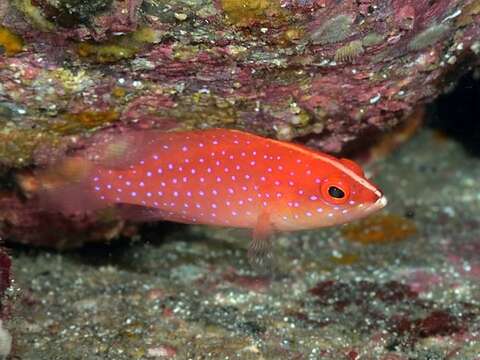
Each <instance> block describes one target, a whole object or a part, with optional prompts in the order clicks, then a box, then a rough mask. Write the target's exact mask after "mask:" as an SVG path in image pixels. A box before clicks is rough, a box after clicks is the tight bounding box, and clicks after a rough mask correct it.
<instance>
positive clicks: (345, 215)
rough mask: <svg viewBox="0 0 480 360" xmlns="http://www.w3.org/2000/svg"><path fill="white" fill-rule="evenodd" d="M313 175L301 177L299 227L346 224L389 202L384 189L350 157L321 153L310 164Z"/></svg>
mask: <svg viewBox="0 0 480 360" xmlns="http://www.w3.org/2000/svg"><path fill="white" fill-rule="evenodd" d="M310 169H311V172H312V175H313V176H308V177H305V178H304V179H302V185H301V186H302V191H301V195H302V196H301V197H299V198H297V199H296V202H295V203H296V204H300V206H298V208H296V209H294V211H296V212H297V213H296V214H294V219H296V220H295V222H296V224H295V227H296V228H297V229H311V228H317V227H325V226H332V225H338V224H343V223H347V222H350V221H353V220H356V219H359V218H363V217H365V216H368V215H370V214H372V213H374V212H376V211H378V210H380V209H382V208H383V207H384V206H385V205H386V204H387V199H386V197H385V196H384V195H383V193H382V191H381V190H380V189H379V188H378V187H377V186H376V185H374V184H373V183H372V182H371V181H370V180H368V179H367V178H366V177H365V174H364V172H363V170H362V169H361V167H360V166H359V165H358V164H356V163H355V162H353V161H351V160H348V159H336V158H333V157H330V156H326V157H324V156H322V157H321V158H318V159H314V160H312V162H311V163H310Z"/></svg>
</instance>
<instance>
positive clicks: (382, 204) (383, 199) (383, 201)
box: [373, 195, 388, 209]
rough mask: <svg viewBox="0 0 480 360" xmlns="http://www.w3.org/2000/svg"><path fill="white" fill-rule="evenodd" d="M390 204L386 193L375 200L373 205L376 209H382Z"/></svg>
mask: <svg viewBox="0 0 480 360" xmlns="http://www.w3.org/2000/svg"><path fill="white" fill-rule="evenodd" d="M387 204H388V200H387V197H386V196H385V195H382V196H381V197H380V198H378V199H377V201H375V203H374V204H373V207H374V208H376V209H382V208H384V207H385V206H386V205H387Z"/></svg>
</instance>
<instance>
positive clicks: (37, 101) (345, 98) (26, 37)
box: [0, 0, 480, 244]
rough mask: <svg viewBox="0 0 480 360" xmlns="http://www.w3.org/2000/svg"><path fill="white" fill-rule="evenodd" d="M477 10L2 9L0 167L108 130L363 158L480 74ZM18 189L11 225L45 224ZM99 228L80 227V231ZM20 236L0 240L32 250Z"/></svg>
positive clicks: (202, 5) (267, 5)
mask: <svg viewBox="0 0 480 360" xmlns="http://www.w3.org/2000/svg"><path fill="white" fill-rule="evenodd" d="M479 8H480V3H479V1H478V0H470V1H467V0H464V1H460V0H455V1H454V0H439V1H427V0H421V1H407V0H405V1H373V0H365V1H342V2H338V1H331V0H307V1H289V0H284V1H280V0H274V1H265V0H243V1H239V0H218V1H213V0H204V1H162V0H143V1H142V0H126V1H119V0H95V1H88V2H84V1H78V0H59V1H53V0H38V1H31V0H10V1H6V2H5V1H2V3H1V5H0V49H1V50H2V51H1V52H0V168H1V169H3V172H5V173H6V174H7V175H11V172H9V170H10V169H12V168H25V167H27V166H31V165H39V166H48V165H49V164H50V163H52V162H53V161H55V160H57V159H59V158H61V157H62V156H64V155H65V153H66V152H68V151H73V150H75V149H79V148H84V147H88V144H89V141H88V137H89V136H90V135H91V134H93V133H95V134H100V135H101V133H102V132H103V131H104V129H105V128H109V127H116V128H124V127H141V128H152V127H155V128H162V129H165V128H168V129H172V128H178V129H184V128H192V127H196V128H204V127H211V126H226V127H238V128H243V129H247V130H250V131H254V132H257V133H261V134H263V135H268V136H272V137H277V138H280V139H287V140H289V139H295V140H297V141H301V142H304V143H307V144H308V145H312V146H315V147H317V148H319V149H322V150H324V151H327V152H330V153H339V152H342V151H346V150H349V148H350V149H351V148H352V146H353V145H352V144H355V143H359V144H361V145H362V146H366V145H367V144H368V143H371V142H372V141H373V140H374V138H375V134H378V133H379V132H380V131H384V130H388V129H391V128H393V127H395V126H396V125H397V124H398V123H399V122H401V121H402V120H403V119H404V118H405V117H406V116H408V115H409V114H410V113H411V112H412V111H413V110H414V109H415V108H418V107H419V106H421V105H422V104H423V103H425V102H427V101H429V100H432V99H433V98H435V96H436V95H438V94H439V93H440V92H441V91H442V89H444V88H446V87H450V86H452V84H454V82H455V80H456V79H457V78H458V77H459V76H460V74H462V73H463V72H464V71H465V70H466V69H467V68H469V67H471V66H473V65H474V64H477V63H478V52H479V51H480V42H479V40H478V39H479V35H480V26H479V23H480V16H479V13H480V10H479ZM5 179H6V180H7V179H10V180H11V179H12V178H11V177H6V178H5ZM6 180H5V181H6ZM5 181H4V182H5ZM13 185H14V184H13ZM6 190H7V191H6V193H4V194H3V195H2V196H3V197H2V201H0V206H2V205H3V204H10V203H13V204H15V206H16V207H17V209H19V212H18V214H24V216H25V219H23V218H22V217H21V216H20V215H18V216H17V217H16V218H12V216H11V215H12V213H11V212H9V209H8V208H4V207H2V208H0V218H1V220H2V221H3V222H5V223H9V224H12V223H17V224H21V223H29V224H30V223H34V222H38V221H39V220H38V217H36V215H35V214H33V213H32V212H31V210H30V207H29V205H28V204H27V205H26V206H25V207H24V208H22V204H23V205H25V203H24V202H23V200H22V201H20V200H19V199H18V197H17V194H13V193H12V192H11V190H12V188H11V187H10V188H8V187H7V189H6ZM95 221H96V219H95V218H92V219H87V220H86V221H85V223H83V222H82V223H80V224H79V220H78V219H73V220H72V222H73V223H74V224H72V226H71V228H89V225H88V224H90V223H95ZM52 222H53V223H55V222H57V220H56V219H52ZM118 226H120V225H118ZM54 228H55V229H57V227H54ZM32 229H33V228H29V231H32ZM10 230H12V231H11V232H8V231H7V232H5V231H3V232H2V235H3V236H14V238H16V239H18V240H20V241H24V242H30V241H31V240H30V238H29V236H28V235H29V234H27V233H25V232H23V233H22V229H21V228H17V229H13V228H10ZM38 231H40V232H41V231H42V229H38ZM60 231H61V229H60ZM108 234H111V233H110V232H108ZM47 237H48V234H47ZM105 237H107V238H108V237H109V236H105ZM50 238H51V237H50ZM77 238H78V239H83V240H82V241H84V240H87V239H90V238H92V239H93V238H102V236H90V235H89V234H88V235H84V234H80V235H78V237H77ZM80 242H81V241H80V240H79V241H74V242H73V243H74V244H77V243H80ZM38 243H42V244H46V243H54V244H58V243H61V244H64V243H63V242H61V241H60V240H59V241H58V242H54V241H51V240H49V241H38Z"/></svg>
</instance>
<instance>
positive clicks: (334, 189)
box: [320, 178, 350, 205]
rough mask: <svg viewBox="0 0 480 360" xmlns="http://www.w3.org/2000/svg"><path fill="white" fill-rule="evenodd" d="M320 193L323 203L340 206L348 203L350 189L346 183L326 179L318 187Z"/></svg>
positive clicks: (339, 180)
mask: <svg viewBox="0 0 480 360" xmlns="http://www.w3.org/2000/svg"><path fill="white" fill-rule="evenodd" d="M320 193H321V194H322V196H323V199H324V200H325V201H327V202H329V203H332V204H336V205H342V204H345V203H346V202H347V201H348V198H349V196H350V187H349V185H348V183H346V182H345V181H344V180H342V179H338V178H334V179H327V180H325V182H324V183H323V184H322V185H321V186H320Z"/></svg>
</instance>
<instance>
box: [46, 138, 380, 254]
mask: <svg viewBox="0 0 480 360" xmlns="http://www.w3.org/2000/svg"><path fill="white" fill-rule="evenodd" d="M119 149H120V150H119ZM98 154H99V155H98ZM97 155H98V156H97V158H99V159H101V160H100V161H96V160H95V159H94V160H93V162H92V163H91V165H90V166H87V167H85V169H87V170H86V171H85V172H84V173H83V174H82V178H81V180H80V181H78V184H81V188H80V187H79V188H78V189H77V190H76V191H82V192H83V194H82V197H83V198H84V201H83V202H82V203H83V205H82V206H81V207H83V208H81V209H79V210H89V208H98V207H107V206H111V205H114V204H128V205H136V206H138V207H140V208H144V209H148V211H149V214H150V215H149V219H159V220H160V219H162V220H170V221H176V222H184V223H197V224H209V225H221V226H231V227H243V228H252V229H254V243H253V245H252V249H264V244H263V245H262V242H261V241H262V240H263V239H266V238H268V235H269V234H271V233H272V232H273V231H275V230H279V231H290V230H300V229H311V228H316V227H324V226H331V225H335V224H340V223H345V222H348V221H351V220H353V219H357V218H360V217H363V216H366V215H368V214H370V213H372V212H374V211H376V210H379V209H380V208H382V207H383V206H385V204H386V200H385V197H384V196H383V195H382V193H381V192H380V190H378V189H377V187H376V186H375V185H373V184H372V183H371V182H370V181H368V180H367V179H366V178H365V176H364V174H363V172H362V170H361V168H360V167H359V166H358V165H357V164H355V163H354V162H352V161H350V160H346V159H336V158H334V157H332V156H329V155H326V154H323V153H320V152H317V151H314V150H311V149H308V148H306V147H303V146H298V145H294V144H291V143H286V142H281V141H276V140H272V139H268V138H263V137H259V136H256V135H253V134H250V133H245V132H241V131H236V130H226V129H211V130H203V131H184V132H161V131H155V130H150V131H138V132H133V133H129V134H127V135H125V136H124V137H122V136H119V137H117V138H116V140H114V141H113V142H112V143H108V144H101V145H99V146H98V150H97ZM105 159H107V161H105ZM108 159H110V160H111V161H110V160H108ZM72 186H75V185H70V187H72ZM56 189H58V187H53V188H52V189H50V190H49V191H48V193H49V196H51V197H55V193H56ZM80 189H81V190H80ZM58 194H59V193H58ZM57 200H60V199H57ZM60 201H68V195H67V196H65V193H63V194H62V199H61V200H60Z"/></svg>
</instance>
